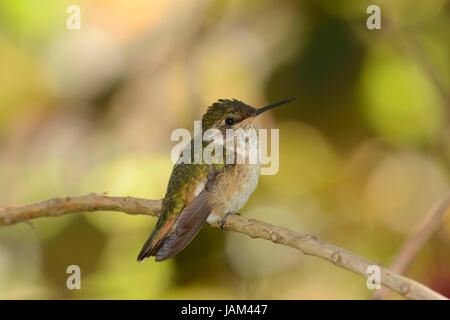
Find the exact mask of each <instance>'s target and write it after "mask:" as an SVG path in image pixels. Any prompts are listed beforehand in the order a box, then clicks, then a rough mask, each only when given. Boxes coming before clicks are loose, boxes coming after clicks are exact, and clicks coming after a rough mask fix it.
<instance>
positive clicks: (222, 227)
mask: <svg viewBox="0 0 450 320" xmlns="http://www.w3.org/2000/svg"><path fill="white" fill-rule="evenodd" d="M230 214H234V215H237V216H240V215H241V214H240V213H238V212H227V213H225V215H224V216H223V218H222V221H221V222H220V229H222V230H224V229H225V222H226V221H227V218H228V216H229V215H230Z"/></svg>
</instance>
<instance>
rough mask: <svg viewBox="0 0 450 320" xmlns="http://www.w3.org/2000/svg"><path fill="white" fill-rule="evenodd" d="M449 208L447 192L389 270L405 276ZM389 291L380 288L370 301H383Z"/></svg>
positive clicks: (401, 248) (407, 242) (405, 243)
mask: <svg viewBox="0 0 450 320" xmlns="http://www.w3.org/2000/svg"><path fill="white" fill-rule="evenodd" d="M449 206H450V192H448V193H447V194H446V195H445V196H444V198H442V199H441V200H440V201H439V202H438V203H437V204H436V205H434V206H433V207H432V208H431V210H430V212H429V215H430V219H429V220H428V222H427V223H426V224H425V225H424V226H423V227H422V228H420V229H419V231H417V232H416V233H414V234H412V235H411V236H410V237H409V238H408V239H406V240H405V241H404V242H403V244H402V246H401V247H400V250H399V251H398V254H397V255H396V257H395V259H394V261H393V262H392V264H391V266H390V267H389V269H390V270H391V271H392V272H395V273H397V274H406V272H408V269H409V267H410V265H411V263H412V262H413V261H414V258H415V257H416V256H417V254H418V253H419V251H420V249H421V248H422V247H423V246H424V244H425V243H426V242H427V241H428V239H429V238H430V237H431V236H432V235H433V233H434V232H436V230H438V228H439V226H440V225H441V221H442V218H443V217H444V216H445V213H446V212H447V210H448V209H449ZM389 292H390V290H389V289H387V288H381V290H378V291H376V292H375V293H374V294H373V296H372V299H384V298H386V297H387V295H388V294H389Z"/></svg>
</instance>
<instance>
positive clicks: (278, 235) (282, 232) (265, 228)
mask: <svg viewBox="0 0 450 320" xmlns="http://www.w3.org/2000/svg"><path fill="white" fill-rule="evenodd" d="M81 211H120V212H124V213H128V214H132V215H138V214H143V215H150V216H159V214H160V213H161V201H160V200H147V199H140V198H133V197H109V196H106V195H101V194H90V195H86V196H81V197H66V198H54V199H50V200H47V201H43V202H37V203H33V204H29V205H24V206H17V207H7V208H4V209H0V227H1V226H5V225H13V224H16V223H19V222H27V221H29V220H31V219H35V218H40V217H58V216H61V215H63V214H67V213H74V212H81ZM212 226H213V227H216V228H220V221H219V222H217V223H214V224H213V225H212ZM224 229H226V230H229V231H234V232H239V233H243V234H246V235H248V236H250V237H251V238H260V239H266V240H269V241H272V242H274V243H277V244H281V245H285V246H288V247H291V248H294V249H297V250H299V251H301V252H303V253H304V254H307V255H312V256H316V257H319V258H322V259H324V260H327V261H329V262H331V263H333V264H335V265H337V266H339V267H341V268H344V269H346V270H349V271H352V272H354V273H356V274H359V275H361V276H363V277H364V278H368V277H369V276H370V275H371V274H368V273H367V268H368V267H369V266H372V265H377V266H379V268H380V276H381V284H382V285H383V286H386V287H388V288H390V289H392V290H394V291H396V292H398V293H399V294H400V295H402V296H403V297H405V298H408V299H446V297H444V296H442V295H441V294H439V293H437V292H435V291H433V290H431V289H430V288H428V287H426V286H424V285H423V284H421V283H419V282H417V281H414V280H412V279H409V278H406V277H403V276H401V275H398V274H396V273H394V272H392V271H390V270H388V269H387V268H385V267H383V266H382V265H381V264H379V263H378V262H374V261H369V260H367V259H365V258H362V257H360V256H358V255H356V254H354V253H352V252H350V251H347V250H345V249H341V248H339V247H336V246H334V245H331V244H329V243H326V242H324V241H321V240H319V239H317V238H316V237H315V236H312V235H309V234H302V233H298V232H294V231H291V230H289V229H286V228H283V227H278V226H274V225H271V224H269V223H266V222H262V221H258V220H255V219H248V218H244V217H241V216H238V215H230V216H228V218H227V220H226V222H225V224H224Z"/></svg>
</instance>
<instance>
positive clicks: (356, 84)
mask: <svg viewBox="0 0 450 320" xmlns="http://www.w3.org/2000/svg"><path fill="white" fill-rule="evenodd" d="M71 4H76V5H79V7H80V8H81V29H80V30H68V29H67V27H66V20H67V19H68V17H69V14H67V13H66V9H67V7H68V6H69V5H71ZM369 4H377V5H379V6H380V7H381V16H382V21H381V30H372V31H371V30H368V29H367V28H366V19H367V17H368V14H366V8H367V7H368V5H369ZM449 14H450V4H449V1H444V0H429V1H419V0H390V1H360V0H348V1H326V0H321V1H293V0H289V1H274V0H258V1H256V0H253V1H237V0H231V1H230V0H217V1H207V0H204V1H192V0H181V1H165V0H152V1H144V0H89V1H87V0H86V1H76V0H71V1H63V0H59V1H54V0H39V1H32V0H2V1H1V2H0V207H4V206H9V205H19V204H26V203H30V202H33V201H40V200H46V199H48V198H51V197H55V196H67V195H83V194H87V193H91V192H99V193H100V192H108V194H110V195H124V196H125V195H130V196H136V197H145V198H150V199H159V198H162V197H163V196H164V193H165V189H166V186H167V181H168V178H169V175H170V172H171V169H172V165H173V164H172V162H171V160H170V151H171V148H172V147H173V146H174V145H175V144H176V143H175V142H171V141H170V134H171V132H172V131H173V130H174V129H176V128H187V129H189V130H191V131H192V130H193V120H198V119H200V117H201V115H202V114H203V112H204V111H205V110H206V107H207V106H208V105H210V104H211V103H212V102H214V101H216V100H217V99H219V98H237V99H239V100H242V101H244V102H246V103H248V104H250V105H253V106H262V105H265V104H268V103H271V102H275V101H278V100H280V99H284V98H288V97H297V100H296V102H294V103H291V104H289V105H286V106H283V107H280V108H277V109H276V110H273V111H272V112H270V113H267V114H265V116H264V119H263V120H264V121H263V125H264V127H265V128H279V129H280V170H279V172H278V174H277V175H273V176H262V177H261V179H260V184H259V187H258V188H257V190H256V191H255V193H254V195H253V196H252V198H251V199H250V201H249V203H248V204H247V205H246V206H245V208H244V209H243V210H242V214H244V215H245V216H248V217H255V218H258V219H261V220H264V221H267V222H270V223H273V224H276V225H281V226H286V227H289V228H290V229H293V230H296V231H299V232H305V233H311V234H314V235H316V236H317V237H319V238H320V239H322V240H325V241H328V242H331V243H333V244H335V245H337V246H340V247H343V248H346V249H348V250H351V251H353V252H355V253H357V254H359V255H362V256H364V257H366V258H368V259H372V260H377V261H380V262H382V263H383V264H385V265H389V263H390V262H391V261H392V259H393V258H394V256H395V254H396V253H397V250H398V248H399V246H400V245H401V243H402V241H403V240H404V239H406V238H407V237H408V236H409V235H411V234H412V233H414V232H415V231H417V230H418V228H420V227H421V226H422V225H423V223H424V222H426V221H427V219H429V216H430V211H429V209H430V208H431V207H432V206H433V205H434V204H435V203H436V202H437V201H438V200H439V199H441V198H442V196H443V194H445V192H446V190H448V189H449V181H450V121H449V99H448V97H449V91H448V88H449V61H450V59H449V52H450V51H449V49H450V48H449V46H450V45H449V38H448V35H449V34H450V33H449V31H450V30H449ZM155 222H156V219H155V218H152V217H145V216H128V215H125V214H122V213H108V212H102V213H80V214H72V215H67V216H63V217H59V218H42V219H38V220H34V221H32V226H30V225H28V224H25V223H22V224H19V225H15V226H11V227H3V228H1V229H0V298H3V299H18V298H25V299H29V298H33V299H36V298H42V299H79V298H85V299H118V298H124V299H197V298H206V299H228V298H232V299H316V298H323V299H366V298H369V297H370V296H371V294H372V292H371V291H369V290H368V289H367V287H366V285H365V280H364V279H363V278H361V277H360V276H357V275H354V274H352V273H351V272H348V271H346V270H343V269H340V268H337V267H335V266H333V265H332V264H330V263H327V262H324V261H322V260H320V259H317V258H314V257H308V256H304V255H302V254H301V253H299V252H298V251H295V250H293V249H290V248H285V247H281V246H278V245H275V244H272V243H270V242H268V241H263V240H253V239H250V238H248V237H246V236H244V235H240V234H234V233H231V232H223V231H220V230H217V229H212V228H209V227H205V228H204V229H203V230H202V231H201V232H200V233H199V235H198V236H197V237H196V238H195V240H194V241H193V242H192V243H191V244H190V245H189V247H188V248H187V249H186V250H184V251H183V252H182V253H181V254H179V255H178V256H177V257H175V258H174V259H171V260H169V261H167V262H163V263H154V262H153V261H147V262H146V263H137V262H136V255H137V253H138V251H139V250H140V248H141V245H142V244H143V242H144V241H145V239H146V238H147V236H148V234H149V232H150V231H151V229H152V227H153V226H154V224H155ZM71 264H76V265H79V266H80V267H81V273H82V289H81V290H68V289H67V288H66V279H67V277H68V276H69V275H68V274H66V268H67V266H69V265H71ZM408 276H410V277H412V278H414V279H416V280H418V281H421V282H422V283H424V284H426V285H428V286H430V287H432V288H433V289H435V290H437V291H439V292H440V293H442V294H444V295H446V296H450V217H449V214H447V215H446V217H445V219H444V221H443V222H442V226H441V228H439V230H438V231H437V232H436V233H435V234H434V235H433V237H432V239H431V240H430V241H429V242H428V243H427V244H426V245H425V247H424V248H423V249H422V250H421V251H420V254H419V256H418V257H417V259H416V260H415V262H414V263H413V265H412V267H411V269H410V271H409V272H408ZM390 298H399V296H398V295H396V294H392V295H391V296H390Z"/></svg>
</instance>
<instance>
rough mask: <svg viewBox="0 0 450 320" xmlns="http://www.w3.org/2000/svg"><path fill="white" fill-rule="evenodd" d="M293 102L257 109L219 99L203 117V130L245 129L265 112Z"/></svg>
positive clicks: (234, 100) (283, 102)
mask: <svg viewBox="0 0 450 320" xmlns="http://www.w3.org/2000/svg"><path fill="white" fill-rule="evenodd" d="M293 100H295V98H290V99H286V100H282V101H279V102H276V103H273V104H270V105H268V106H265V107H262V108H259V109H257V108H253V107H251V106H249V105H246V104H245V103H243V102H241V101H239V100H236V99H233V100H228V99H219V101H218V102H215V103H214V104H213V105H212V106H210V107H209V108H208V110H207V111H206V113H205V114H204V115H203V117H202V125H203V130H207V129H212V128H215V129H219V130H221V131H224V130H226V129H238V128H244V127H246V126H247V125H248V124H252V123H254V122H255V120H256V119H255V117H256V116H258V115H260V114H261V113H263V112H264V111H266V110H269V109H271V108H273V107H276V106H279V105H282V104H285V103H288V102H291V101H293Z"/></svg>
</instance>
